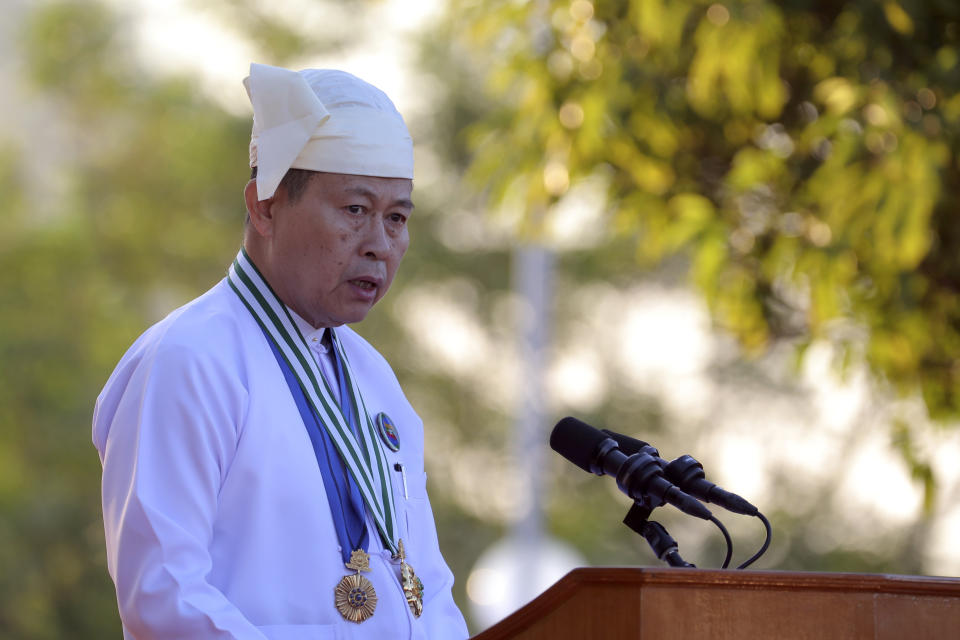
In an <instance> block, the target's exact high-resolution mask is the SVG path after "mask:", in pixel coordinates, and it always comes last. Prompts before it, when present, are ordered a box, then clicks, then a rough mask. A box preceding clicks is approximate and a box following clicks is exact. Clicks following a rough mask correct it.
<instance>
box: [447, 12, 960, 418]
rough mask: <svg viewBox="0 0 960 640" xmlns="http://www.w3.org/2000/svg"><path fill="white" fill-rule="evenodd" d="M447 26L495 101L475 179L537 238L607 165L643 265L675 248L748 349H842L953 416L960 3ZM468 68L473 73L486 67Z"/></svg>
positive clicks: (581, 15)
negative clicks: (819, 344)
mask: <svg viewBox="0 0 960 640" xmlns="http://www.w3.org/2000/svg"><path fill="white" fill-rule="evenodd" d="M449 16H450V17H449V20H450V24H451V25H452V28H453V29H454V31H455V36H454V38H455V42H456V46H457V47H459V48H461V49H463V50H465V51H466V52H467V55H465V56H463V58H464V59H465V60H468V61H469V64H470V67H471V73H472V74H474V75H479V76H482V78H483V82H482V84H480V83H478V86H477V89H476V90H477V91H480V90H481V87H482V91H483V98H484V99H485V100H486V102H487V104H489V105H492V106H491V108H490V109H489V110H488V111H487V112H485V113H484V114H483V116H482V117H481V118H480V119H479V120H478V121H477V122H476V123H475V125H474V126H472V127H471V128H470V129H469V137H468V143H469V146H470V148H471V149H472V150H473V151H474V153H475V156H474V159H473V162H472V165H471V175H472V178H473V179H474V180H475V182H476V184H479V185H482V187H483V189H484V190H485V191H486V193H487V194H488V196H489V201H490V203H491V204H493V205H497V206H501V207H508V206H511V205H516V206H518V207H519V208H521V209H522V210H523V211H525V212H527V213H526V215H525V216H524V217H523V219H522V222H521V223H520V224H519V225H518V227H517V229H518V232H519V233H520V234H521V235H522V236H525V237H528V238H533V239H536V238H541V239H543V238H544V237H545V235H546V233H545V229H546V227H547V226H548V225H549V223H550V219H551V216H553V215H555V211H556V205H557V203H558V202H559V201H561V200H562V198H563V197H564V196H565V194H567V193H568V192H569V191H570V190H571V189H572V188H574V187H575V186H576V185H577V184H578V183H579V182H581V181H583V180H584V179H587V178H589V177H591V176H595V175H596V174H598V172H601V173H603V174H604V175H606V176H608V184H609V188H608V189H607V196H608V206H609V216H610V217H609V222H610V224H611V225H612V228H613V229H614V230H615V232H616V234H618V235H619V236H620V237H629V238H632V239H633V240H634V241H635V247H636V259H637V260H638V261H639V262H640V263H641V264H647V265H649V264H656V263H657V262H659V261H662V260H663V259H664V258H665V257H667V256H670V255H674V254H682V255H684V256H687V257H688V258H689V260H690V265H691V273H692V277H693V279H694V281H695V282H696V284H697V285H698V287H699V289H700V291H702V292H703V295H704V296H705V297H706V300H707V302H708V303H709V306H710V309H711V311H712V315H713V319H714V321H715V322H716V324H717V326H719V327H721V328H723V329H725V330H727V331H729V332H732V333H733V334H734V335H736V336H737V337H738V338H739V340H740V342H741V344H742V345H743V347H744V348H745V349H746V350H747V351H748V352H752V353H760V352H762V351H763V350H765V349H766V348H768V347H769V346H770V345H771V344H772V343H773V342H775V341H777V340H780V339H784V338H789V339H793V340H796V341H798V342H799V344H800V345H801V346H802V345H805V344H808V343H809V341H811V340H813V339H827V340H830V341H831V342H832V343H833V344H835V345H836V346H837V347H838V348H839V350H840V352H841V354H842V357H841V360H842V361H845V362H852V361H861V360H865V361H866V362H867V363H869V365H870V367H871V369H872V371H873V372H874V373H875V374H876V375H877V376H878V378H879V379H881V380H884V381H886V382H888V383H889V384H890V385H891V386H892V387H894V388H895V389H896V390H897V391H899V392H900V393H902V394H905V395H910V394H917V393H920V394H922V396H923V398H924V400H925V401H926V405H927V408H928V410H929V413H930V415H931V416H933V417H935V418H938V419H949V418H956V417H958V416H960V367H958V364H957V363H958V362H960V360H958V358H960V297H958V295H960V257H958V255H960V225H957V224H956V222H955V212H956V209H957V204H958V195H960V191H958V189H960V187H958V185H960V175H958V164H957V152H958V149H960V146H958V145H960V137H958V132H960V128H958V126H957V125H958V124H960V91H958V89H960V65H958V64H957V62H958V57H960V6H958V5H957V4H956V3H955V2H952V1H950V0H900V1H899V2H897V1H896V0H886V1H884V2H874V1H873V0H859V1H855V2H845V3H829V2H817V1H815V0H779V1H774V0H735V1H731V2H710V1H708V0H596V1H595V2H590V1H588V0H573V1H568V0H541V1H538V2H530V3H517V2H512V1H499V0H487V1H484V2H454V3H453V4H452V6H451V9H450V13H449ZM481 70H482V71H481Z"/></svg>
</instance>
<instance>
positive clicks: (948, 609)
mask: <svg viewBox="0 0 960 640" xmlns="http://www.w3.org/2000/svg"><path fill="white" fill-rule="evenodd" d="M505 638H511V639H514V638H515V639H518V640H519V639H522V640H565V639H567V638H577V639H585V638H612V639H620V638H626V639H638V640H639V639H642V640H650V639H653V638H710V639H716V640H733V639H735V638H736V639H740V638H765V639H766V638H776V639H783V640H793V639H797V640H799V639H803V640H807V639H809V640H824V639H836V640H841V639H842V640H851V639H856V640H859V639H861V638H862V639H870V640H900V639H902V638H917V639H921V638H960V579H958V578H930V577H920V576H894V575H867V574H852V573H800V572H778V571H712V570H704V569H666V568H664V569H628V568H611V569H594V568H591V569H576V570H574V571H571V572H570V573H568V574H567V575H566V576H564V577H563V578H562V579H561V580H560V581H559V582H557V583H556V584H554V585H553V586H552V587H550V588H549V589H547V590H546V591H545V592H543V593H542V594H541V595H540V596H539V597H538V598H537V599H535V600H533V601H532V602H530V603H528V604H527V605H525V606H524V607H522V608H521V609H519V610H518V611H516V612H515V613H513V614H512V615H511V616H509V617H507V618H506V619H504V620H502V621H500V622H498V623H497V624H495V625H494V626H492V627H490V628H489V629H487V630H486V631H484V632H482V633H480V634H478V635H476V636H474V640H502V639H505Z"/></svg>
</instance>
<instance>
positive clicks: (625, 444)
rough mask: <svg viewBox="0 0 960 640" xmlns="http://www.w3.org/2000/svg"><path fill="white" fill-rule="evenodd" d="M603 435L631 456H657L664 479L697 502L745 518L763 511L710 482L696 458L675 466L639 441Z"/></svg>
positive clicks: (678, 461) (685, 457) (686, 458)
mask: <svg viewBox="0 0 960 640" xmlns="http://www.w3.org/2000/svg"><path fill="white" fill-rule="evenodd" d="M602 432H603V433H605V434H607V435H608V436H610V438H611V439H613V440H614V441H615V442H616V443H617V447H618V448H619V449H620V450H621V451H623V452H624V453H625V454H627V455H630V454H632V453H636V452H645V453H648V454H650V455H651V456H653V457H654V458H655V459H656V460H657V462H658V463H659V464H660V466H661V467H662V468H663V475H664V476H666V478H667V480H669V481H670V482H672V483H673V484H675V485H677V486H678V487H680V489H682V490H683V491H685V492H686V493H689V494H690V495H692V496H694V497H695V498H699V499H700V500H703V501H704V502H711V503H713V504H716V505H719V506H721V507H723V508H724V509H726V510H727V511H732V512H733V513H739V514H742V515H745V516H756V515H757V514H758V513H759V509H757V508H756V507H755V506H753V505H752V504H750V503H749V502H747V501H746V500H744V499H743V498H741V497H740V496H738V495H737V494H735V493H730V492H729V491H725V490H724V489H721V488H720V487H718V486H717V485H715V484H713V483H712V482H710V481H709V480H707V478H706V474H704V472H703V465H702V464H700V463H699V462H698V461H697V460H696V459H694V458H693V457H691V456H688V455H682V456H680V457H679V458H677V459H676V460H673V461H672V462H667V461H666V460H664V459H663V458H661V457H660V454H659V453H658V452H657V450H656V449H655V448H653V447H652V446H650V445H649V444H647V443H646V442H644V441H643V440H637V439H636V438H631V437H630V436H625V435H623V434H621V433H616V432H614V431H610V430H608V429H603V430H602Z"/></svg>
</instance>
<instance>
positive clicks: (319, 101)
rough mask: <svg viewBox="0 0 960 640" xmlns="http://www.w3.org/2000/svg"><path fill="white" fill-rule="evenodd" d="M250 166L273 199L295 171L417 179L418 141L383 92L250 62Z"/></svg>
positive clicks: (333, 75) (328, 74) (346, 77)
mask: <svg viewBox="0 0 960 640" xmlns="http://www.w3.org/2000/svg"><path fill="white" fill-rule="evenodd" d="M243 85H244V86H245V87H246V89H247V95H248V96H250V103H251V104H252V105H253V134H252V135H251V137H250V166H251V167H257V198H258V199H259V200H266V199H267V198H269V197H271V196H273V194H274V193H275V192H276V190H277V186H279V184H280V181H281V180H282V179H283V176H284V175H286V173H287V170H288V169H310V170H313V171H327V172H330V173H346V174H351V175H361V176H378V177H382V178H409V179H411V180H412V179H413V140H411V138H410V133H409V132H408V131H407V126H406V124H404V122H403V117H402V116H401V115H400V112H398V111H397V108H396V107H395V106H393V102H391V101H390V98H388V97H387V94H385V93H384V92H383V91H380V89H377V88H376V87H374V86H373V85H371V84H369V83H367V82H364V81H363V80H361V79H360V78H357V77H356V76H353V75H350V74H349V73H346V72H344V71H336V70H333V69H306V70H304V71H299V72H297V71H290V70H288V69H281V68H279V67H271V66H268V65H264V64H251V65H250V75H249V76H248V77H247V78H245V79H244V81H243Z"/></svg>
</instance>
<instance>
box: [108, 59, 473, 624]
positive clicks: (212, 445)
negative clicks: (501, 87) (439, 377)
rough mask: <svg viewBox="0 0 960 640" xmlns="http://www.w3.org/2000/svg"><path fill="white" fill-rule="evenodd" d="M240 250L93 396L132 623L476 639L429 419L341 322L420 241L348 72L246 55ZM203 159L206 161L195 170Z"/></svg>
mask: <svg viewBox="0 0 960 640" xmlns="http://www.w3.org/2000/svg"><path fill="white" fill-rule="evenodd" d="M244 84H245V86H246V88H247V93H248V95H249V96H250V101H251V103H252V104H253V111H254V117H253V134H252V138H251V141H250V165H251V167H253V178H252V179H251V180H250V182H249V183H248V184H247V186H246V189H245V191H244V196H245V200H246V207H247V214H248V220H247V224H246V229H245V233H244V240H243V248H242V249H241V250H240V253H239V254H238V255H237V257H236V260H234V262H233V264H232V265H231V266H230V268H229V271H228V274H227V277H226V278H225V279H224V280H223V281H221V282H220V283H219V284H217V285H216V286H214V287H213V288H212V289H211V290H210V291H208V292H207V293H206V294H204V295H202V296H201V297H199V298H197V299H196V300H194V301H192V302H190V303H189V304H187V305H185V306H184V307H182V308H180V309H178V310H176V311H174V312H173V313H171V314H170V315H169V316H168V317H167V318H165V319H164V320H162V321H161V322H159V323H158V324H156V325H154V326H153V327H151V328H150V329H149V330H148V331H147V332H146V333H145V334H143V335H142V336H141V337H140V338H139V339H138V340H137V341H136V342H135V343H134V345H133V346H132V347H131V348H130V349H129V351H128V352H127V353H126V354H125V355H124V357H123V358H122V360H121V361H120V363H119V364H118V365H117V368H116V369H115V370H114V372H113V374H112V375H111V377H110V379H109V380H108V382H107V384H106V386H105V387H104V389H103V391H102V392H101V394H100V397H99V398H98V400H97V406H96V410H95V413H94V421H93V440H94V444H95V445H96V447H97V450H98V452H99V454H100V460H101V462H102V464H103V520H104V529H105V533H106V543H107V564H108V569H109V571H110V575H111V577H112V578H113V580H114V583H115V584H116V588H117V600H118V604H119V609H120V618H121V621H122V623H123V632H124V637H125V638H128V639H129V638H136V639H138V640H160V639H168V638H169V639H171V640H172V639H177V640H185V639H198V640H199V639H206V638H211V639H214V638H223V639H226V638H237V639H244V640H247V639H250V640H252V639H263V638H271V639H278V640H279V639H282V640H306V639H307V638H310V639H321V638H338V639H340V638H439V639H444V640H446V639H448V638H464V637H466V636H467V629H466V625H465V624H464V620H463V617H462V615H461V614H460V612H459V610H458V609H457V607H456V605H455V604H454V602H453V598H452V595H451V585H452V584H453V576H452V574H451V573H450V570H449V569H448V568H447V566H446V564H445V562H444V560H443V558H442V557H441V555H440V550H439V547H438V544H437V535H436V530H435V526H434V520H433V514H432V512H431V509H430V503H429V501H428V499H427V494H426V476H425V474H424V470H423V445H424V443H423V423H422V421H421V420H420V418H419V417H418V416H417V414H416V413H415V412H414V410H413V408H412V407H411V406H410V404H409V403H408V402H407V400H406V398H405V397H404V395H403V392H402V391H401V389H400V386H399V384H398V382H397V379H396V377H395V375H394V374H393V371H392V370H391V369H390V366H389V365H388V364H387V362H386V361H385V360H384V359H383V357H382V356H380V354H379V353H377V351H376V350H374V348H373V347H371V346H370V345H369V344H368V343H367V342H366V341H365V340H363V339H362V338H361V337H360V336H358V335H357V334H356V333H355V332H353V331H352V330H351V329H349V328H347V327H346V326H345V325H346V324H349V323H351V322H358V321H360V320H362V319H363V318H364V317H365V316H366V315H367V313H368V312H369V311H370V309H371V307H373V305H374V304H375V303H376V302H377V301H378V300H380V298H382V297H383V296H384V294H386V292H387V290H388V289H389V288H390V284H391V282H392V281H393V277H394V275H395V274H396V271H397V268H398V266H399V265H400V260H401V258H402V257H403V255H404V252H405V251H406V249H407V246H408V244H409V235H408V231H407V220H408V218H409V216H410V215H411V213H412V211H413V203H412V201H411V197H410V196H411V189H412V184H413V183H412V179H413V146H412V141H411V139H410V135H409V133H408V132H407V128H406V126H405V124H404V122H403V119H402V118H401V116H400V114H399V113H398V112H397V110H396V108H395V107H394V105H393V103H392V102H391V101H390V99H389V98H388V97H387V96H386V95H385V94H384V93H383V92H382V91H380V90H378V89H377V88H375V87H373V86H371V85H369V84H367V83H365V82H363V81H362V80H360V79H358V78H356V77H354V76H352V75H350V74H347V73H344V72H340V71H332V70H316V69H311V70H306V71H301V72H293V71H288V70H286V69H279V68H276V67H270V66H265V65H257V64H254V65H251V70H250V76H249V77H248V78H247V79H246V80H245V81H244ZM198 170H199V169H198Z"/></svg>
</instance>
